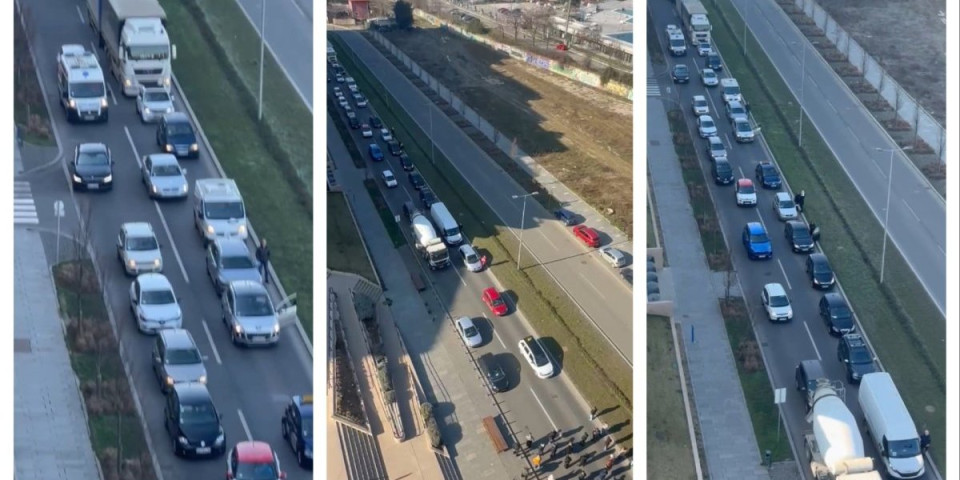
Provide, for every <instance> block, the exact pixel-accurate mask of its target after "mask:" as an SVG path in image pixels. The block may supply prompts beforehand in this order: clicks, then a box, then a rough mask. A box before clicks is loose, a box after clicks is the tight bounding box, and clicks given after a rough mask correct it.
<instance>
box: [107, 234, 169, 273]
mask: <svg viewBox="0 0 960 480" xmlns="http://www.w3.org/2000/svg"><path fill="white" fill-rule="evenodd" d="M117 258H118V259H119V260H120V263H122V264H123V270H124V272H126V274H127V275H139V274H141V273H147V272H161V271H163V254H162V253H160V242H158V241H157V235H156V234H155V233H154V232H153V226H152V225H150V224H149V223H147V222H128V223H124V224H123V225H121V226H120V234H119V235H117Z"/></svg>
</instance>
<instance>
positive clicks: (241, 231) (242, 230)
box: [237, 225, 247, 235]
mask: <svg viewBox="0 0 960 480" xmlns="http://www.w3.org/2000/svg"><path fill="white" fill-rule="evenodd" d="M237 231H238V232H240V234H241V235H243V234H245V233H247V226H246V225H240V226H239V227H237Z"/></svg>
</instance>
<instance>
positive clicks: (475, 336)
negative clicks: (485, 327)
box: [456, 317, 483, 348]
mask: <svg viewBox="0 0 960 480" xmlns="http://www.w3.org/2000/svg"><path fill="white" fill-rule="evenodd" d="M456 323H457V333H459V334H460V338H462V339H463V343H466V344H467V346H468V347H473V348H476V347H479V346H480V345H483V335H481V334H480V329H478V328H477V326H476V325H474V323H473V319H471V318H470V317H460V318H458V319H457V322H456Z"/></svg>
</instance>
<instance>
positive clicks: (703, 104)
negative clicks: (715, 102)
mask: <svg viewBox="0 0 960 480" xmlns="http://www.w3.org/2000/svg"><path fill="white" fill-rule="evenodd" d="M693 104H694V105H696V106H698V107H706V106H707V101H706V100H694V101H693Z"/></svg>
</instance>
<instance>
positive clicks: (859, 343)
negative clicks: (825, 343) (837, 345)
mask: <svg viewBox="0 0 960 480" xmlns="http://www.w3.org/2000/svg"><path fill="white" fill-rule="evenodd" d="M843 341H844V342H847V344H848V345H850V347H852V348H856V347H863V348H867V341H866V339H864V338H863V335H860V334H859V333H848V334H846V335H844V336H843Z"/></svg>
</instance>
